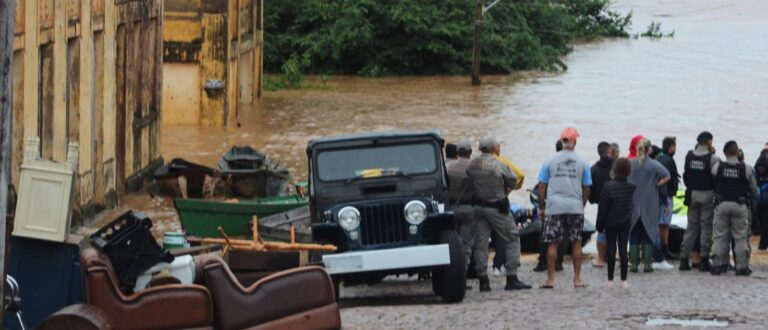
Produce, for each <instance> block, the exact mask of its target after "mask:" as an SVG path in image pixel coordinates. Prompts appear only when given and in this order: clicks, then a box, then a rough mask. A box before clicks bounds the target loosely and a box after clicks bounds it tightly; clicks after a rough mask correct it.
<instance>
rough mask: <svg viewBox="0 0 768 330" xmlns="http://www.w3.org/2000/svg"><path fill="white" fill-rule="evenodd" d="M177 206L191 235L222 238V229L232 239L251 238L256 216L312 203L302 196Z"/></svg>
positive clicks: (190, 202)
mask: <svg viewBox="0 0 768 330" xmlns="http://www.w3.org/2000/svg"><path fill="white" fill-rule="evenodd" d="M173 203H174V207H176V210H177V211H178V213H179V221H180V222H181V227H182V229H183V230H184V231H185V232H186V234H187V235H191V236H198V237H220V236H221V234H220V233H219V230H218V227H221V228H222V229H223V230H224V232H226V233H227V235H230V236H250V235H251V227H252V225H251V221H252V220H253V216H257V217H258V218H259V219H261V218H264V217H267V216H270V215H273V214H278V213H281V212H285V211H288V210H292V209H296V208H300V207H302V206H306V205H307V204H309V199H308V198H307V197H305V196H301V195H288V196H278V197H265V198H254V199H244V200H240V201H236V200H207V199H183V198H175V199H174V200H173Z"/></svg>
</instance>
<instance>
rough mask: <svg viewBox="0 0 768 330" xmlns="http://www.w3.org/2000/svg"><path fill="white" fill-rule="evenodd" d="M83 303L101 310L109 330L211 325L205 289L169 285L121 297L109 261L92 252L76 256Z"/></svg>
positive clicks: (93, 250) (209, 300)
mask: <svg viewBox="0 0 768 330" xmlns="http://www.w3.org/2000/svg"><path fill="white" fill-rule="evenodd" d="M80 262H81V266H82V267H83V276H84V278H85V302H86V303H87V304H89V305H94V306H96V307H98V308H99V309H101V310H102V311H103V312H104V314H106V315H107V316H108V317H109V321H110V323H111V325H112V328H113V329H179V328H199V327H210V326H212V325H213V306H212V302H211V295H210V293H209V292H208V289H207V288H205V287H204V286H200V285H182V284H169V285H162V286H157V287H152V288H149V289H145V290H141V291H139V292H136V293H134V294H131V295H125V294H124V293H123V292H122V291H121V290H120V289H119V284H118V281H117V277H116V275H115V272H114V270H113V268H112V265H111V263H110V262H109V259H107V258H106V257H105V256H104V255H103V254H101V253H100V252H99V251H98V250H96V249H94V248H88V249H85V250H84V251H83V252H82V253H81V255H80Z"/></svg>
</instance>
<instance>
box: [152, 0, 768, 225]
mask: <svg viewBox="0 0 768 330" xmlns="http://www.w3.org/2000/svg"><path fill="white" fill-rule="evenodd" d="M613 9H615V10H618V11H620V12H624V13H627V12H629V11H630V10H631V11H633V22H634V27H633V32H632V33H633V34H634V33H642V32H643V31H645V29H646V26H647V25H648V24H650V23H651V21H655V22H661V23H662V26H661V30H662V32H665V33H669V32H672V31H673V30H674V37H673V38H662V39H658V40H650V39H647V38H638V39H634V38H629V39H610V40H602V41H598V42H591V43H583V44H579V45H576V46H575V47H574V51H573V52H572V53H571V54H570V55H569V56H567V57H566V58H565V62H566V63H567V65H568V67H569V69H568V70H567V71H564V72H560V73H541V72H523V73H516V74H512V75H509V76H485V77H484V79H483V85H482V86H480V87H472V86H470V85H469V78H468V77H393V78H378V79H370V78H360V77H331V78H330V80H329V81H328V83H327V85H326V86H321V85H322V84H321V83H320V82H319V80H317V79H310V83H311V84H312V85H313V86H315V87H314V88H308V89H301V90H281V91H272V92H270V91H265V92H264V96H263V98H262V99H261V100H260V101H259V102H258V104H256V105H255V106H247V107H244V109H243V111H242V115H241V118H240V124H241V126H240V127H230V128H209V127H193V126H165V127H163V140H162V144H163V155H164V157H165V158H166V160H169V159H171V158H173V157H182V158H185V159H187V160H189V161H193V162H199V163H201V164H205V165H209V166H215V164H216V161H217V160H218V158H219V157H220V156H221V155H222V154H223V153H224V152H226V151H227V150H228V149H229V147H230V146H233V145H244V144H245V145H252V146H254V147H255V148H257V149H260V150H262V151H264V152H266V153H267V154H269V155H271V156H272V157H274V158H275V159H277V160H279V161H280V162H281V163H283V164H285V165H286V166H288V167H289V168H290V170H291V171H292V173H293V175H294V177H295V179H296V180H304V179H306V154H305V148H306V144H307V141H308V140H310V139H312V138H315V137H322V136H329V135H337V134H347V133H353V132H362V131H379V130H423V129H435V130H438V131H440V132H442V133H443V135H444V136H445V137H446V139H447V140H448V141H455V140H456V139H458V138H461V137H468V138H470V139H471V140H472V141H474V142H475V143H476V142H477V141H478V140H479V139H480V138H482V137H483V136H494V137H497V138H499V139H500V140H502V141H503V146H502V154H503V155H504V156H506V157H508V158H510V159H511V160H512V161H513V162H515V163H516V164H517V165H519V166H520V167H521V168H522V169H523V170H524V171H525V173H526V175H527V177H528V179H527V180H526V184H525V187H526V188H530V187H531V186H533V185H534V183H535V182H534V181H535V176H536V175H537V173H538V170H539V167H540V165H541V164H542V162H543V161H544V160H545V159H546V158H547V157H548V156H550V155H551V154H552V153H553V152H554V143H555V141H556V139H557V138H558V137H559V132H560V130H561V129H562V128H563V127H566V126H574V127H576V128H577V129H578V130H579V131H580V133H581V139H580V140H579V145H578V146H577V152H579V153H580V154H582V155H583V156H584V157H585V158H586V159H587V160H589V161H590V162H594V161H595V160H596V159H597V158H598V157H597V153H596V150H595V149H596V148H595V146H596V145H597V143H598V142H600V141H602V140H605V141H609V142H618V143H619V144H620V145H621V146H622V149H623V150H622V152H623V153H624V154H626V152H627V150H626V149H627V146H628V143H629V140H630V139H631V138H632V136H634V135H636V134H643V135H645V136H646V137H648V138H650V139H651V140H652V142H654V143H655V144H660V143H661V139H662V138H663V137H664V136H667V135H675V136H677V137H678V145H679V146H678V148H679V149H682V150H681V152H680V153H679V155H678V159H680V158H682V157H683V156H682V155H681V153H683V152H684V151H685V150H687V149H689V148H690V147H692V146H693V145H694V143H695V137H696V135H697V134H698V133H699V132H700V131H702V130H709V131H711V132H712V133H713V134H714V135H715V143H716V145H717V147H718V149H721V146H722V144H723V143H724V142H726V141H727V140H730V139H735V140H737V141H738V142H739V144H740V145H741V147H742V148H743V149H744V151H745V152H746V155H747V161H748V162H753V161H754V160H755V158H756V156H757V155H758V153H759V150H760V149H762V147H763V145H764V144H765V143H766V142H768V133H767V132H766V130H765V127H766V120H765V118H766V117H767V116H768V97H766V91H768V57H766V54H768V19H766V17H768V1H765V0H744V1H727V0H676V1H671V0H667V1H662V0H642V1H638V0H635V1H628V0H620V1H616V2H615V3H614V5H613ZM491 14H492V13H491ZM468 65H469V63H468ZM233 126H234V125H233ZM678 163H682V161H681V160H678ZM678 165H681V164H678ZM512 199H513V200H515V201H517V202H525V201H527V194H526V193H525V192H523V191H518V192H514V193H513V194H512ZM587 212H588V215H589V214H592V215H594V213H595V210H594V208H593V207H588V210H587Z"/></svg>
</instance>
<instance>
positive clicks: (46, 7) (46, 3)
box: [27, 0, 55, 31]
mask: <svg viewBox="0 0 768 330" xmlns="http://www.w3.org/2000/svg"><path fill="white" fill-rule="evenodd" d="M54 7H55V4H54V0H37V15H38V16H37V20H38V25H39V26H40V30H45V29H52V28H53V22H54V16H55V14H54ZM27 31H32V30H27Z"/></svg>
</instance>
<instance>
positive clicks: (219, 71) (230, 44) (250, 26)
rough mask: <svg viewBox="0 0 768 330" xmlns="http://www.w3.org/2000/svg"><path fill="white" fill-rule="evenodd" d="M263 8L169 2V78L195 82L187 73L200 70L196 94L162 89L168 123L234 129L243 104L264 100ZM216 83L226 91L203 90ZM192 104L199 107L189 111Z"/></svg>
mask: <svg viewBox="0 0 768 330" xmlns="http://www.w3.org/2000/svg"><path fill="white" fill-rule="evenodd" d="M262 8H263V2H262V1H261V0H208V1H201V0H196V1H191V0H166V2H165V10H164V17H165V25H164V31H163V38H164V51H163V55H164V63H165V64H164V65H166V66H168V67H169V68H168V69H167V70H164V73H165V74H166V76H165V77H166V79H173V80H174V81H175V80H177V79H184V78H192V74H191V73H190V71H188V68H189V67H195V68H197V69H198V76H197V77H196V79H195V80H194V81H195V82H196V83H197V85H196V86H195V88H194V89H192V90H190V89H188V87H189V85H188V84H187V83H183V84H165V85H163V89H164V90H163V94H164V95H166V98H165V100H166V102H164V105H165V108H164V111H163V112H164V113H165V116H164V123H167V124H200V125H204V126H223V125H228V124H231V123H236V122H237V120H238V114H239V104H241V103H246V104H250V103H252V102H253V100H254V99H255V98H258V97H260V95H261V79H262V78H261V63H262V61H261V49H262V48H261V41H262V40H263V32H262V30H263V26H262V25H261V22H262V19H261V17H262V15H263V14H262ZM182 67H185V68H187V69H182ZM214 80H215V81H221V82H223V83H224V89H223V90H215V91H211V90H208V91H206V90H204V86H205V83H206V81H214ZM190 94H198V95H199V96H198V97H197V98H196V97H195V96H190ZM190 102H197V103H196V104H194V105H193V106H192V107H190V104H189V103H190ZM190 111H195V112H197V115H195V116H190V115H189V112H190Z"/></svg>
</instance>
